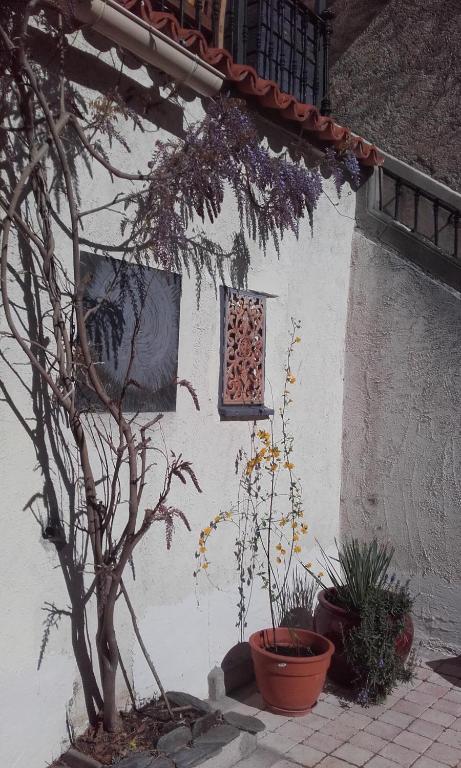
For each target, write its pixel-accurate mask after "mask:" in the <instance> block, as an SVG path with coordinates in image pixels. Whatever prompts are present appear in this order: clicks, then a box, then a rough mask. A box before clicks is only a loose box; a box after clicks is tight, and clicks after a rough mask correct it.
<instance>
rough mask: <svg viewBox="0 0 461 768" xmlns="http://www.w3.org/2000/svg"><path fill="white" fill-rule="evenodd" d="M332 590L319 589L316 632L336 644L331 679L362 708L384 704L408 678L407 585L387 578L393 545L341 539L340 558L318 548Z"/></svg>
mask: <svg viewBox="0 0 461 768" xmlns="http://www.w3.org/2000/svg"><path fill="white" fill-rule="evenodd" d="M321 551H322V556H323V560H324V568H325V571H326V573H327V575H328V577H329V579H330V581H331V584H332V586H331V587H328V588H327V587H325V585H324V584H323V582H322V581H321V580H320V579H319V577H318V576H315V574H312V575H313V576H314V578H315V579H316V580H317V582H318V583H319V584H320V586H321V587H322V591H321V592H320V593H319V595H318V604H317V607H316V610H315V628H316V630H317V631H318V632H321V633H322V634H324V635H325V636H326V637H328V638H330V640H332V642H333V643H334V645H335V653H334V655H333V659H332V663H331V667H330V670H329V676H330V677H331V678H332V679H333V680H334V681H335V682H336V683H339V684H341V685H345V686H352V687H354V688H355V690H356V692H357V699H358V701H359V702H360V703H361V704H363V705H365V706H366V705H368V704H372V703H377V702H379V701H382V700H383V699H384V698H385V697H386V696H387V695H388V694H389V693H390V692H391V690H392V689H393V688H394V686H395V685H396V684H397V683H398V682H399V681H406V680H409V679H410V678H411V675H412V667H413V658H412V659H410V661H408V657H409V654H410V650H411V647H412V643H413V634H414V631H413V621H412V618H411V609H412V605H413V599H412V597H411V595H410V592H409V589H408V583H406V584H403V585H402V584H401V583H400V582H399V581H398V580H397V579H396V578H395V576H394V575H390V574H389V568H390V564H391V561H392V558H393V555H394V549H393V547H391V546H389V545H388V544H379V543H378V541H377V540H376V539H373V540H372V541H371V542H369V543H363V542H360V541H359V540H357V539H351V540H348V541H345V542H344V543H343V544H342V545H341V546H339V548H338V557H337V558H334V557H330V556H328V555H327V554H326V553H325V551H324V550H323V549H322V548H321Z"/></svg>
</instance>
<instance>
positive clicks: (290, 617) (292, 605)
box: [275, 570, 318, 627]
mask: <svg viewBox="0 0 461 768" xmlns="http://www.w3.org/2000/svg"><path fill="white" fill-rule="evenodd" d="M317 589H318V587H317V584H316V582H315V581H314V580H313V579H311V578H310V577H309V576H308V575H307V573H306V572H305V571H303V572H302V573H300V572H299V571H298V570H295V571H294V573H293V575H292V579H291V584H289V583H288V581H286V582H285V583H284V584H283V586H282V589H281V591H280V594H279V596H278V601H277V602H276V604H275V613H276V617H277V619H276V623H277V624H278V626H283V627H288V626H290V627H295V626H297V622H298V620H299V618H300V616H301V612H303V613H304V616H305V617H306V618H307V617H312V616H313V612H314V602H315V596H316V594H317Z"/></svg>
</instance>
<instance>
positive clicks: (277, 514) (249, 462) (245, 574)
mask: <svg viewBox="0 0 461 768" xmlns="http://www.w3.org/2000/svg"><path fill="white" fill-rule="evenodd" d="M299 328H300V323H299V322H297V321H296V320H294V319H292V329H291V332H290V341H289V345H288V350H287V358H286V365H285V368H284V374H285V376H284V385H283V394H282V404H281V406H280V408H279V409H278V411H277V414H276V416H274V417H272V418H271V420H270V422H269V425H268V428H267V429H262V428H261V429H260V428H257V426H256V424H255V426H254V428H253V430H252V433H251V447H250V451H249V452H245V451H243V450H240V451H239V455H238V457H237V464H238V467H239V468H240V472H241V474H240V480H239V492H238V498H237V502H236V504H235V505H234V506H233V507H232V508H231V509H230V510H229V511H227V512H224V513H222V512H221V513H220V514H218V515H216V516H215V517H214V518H213V519H212V520H210V523H209V525H208V526H206V527H205V528H204V529H203V530H202V531H201V532H200V537H199V541H198V547H197V550H196V552H195V558H196V569H195V572H194V576H195V577H196V578H197V577H198V576H199V574H200V573H202V572H203V571H205V572H208V573H209V571H208V569H209V566H210V565H211V561H210V560H209V557H208V544H209V538H210V536H212V535H213V534H214V532H215V531H216V529H217V528H218V526H219V525H220V524H221V523H230V524H232V525H233V526H235V528H236V537H235V541H234V553H235V558H236V563H237V570H238V574H239V586H238V594H239V597H238V603H237V608H238V621H237V624H236V626H238V627H239V631H240V639H241V640H243V638H244V633H245V628H246V626H247V615H248V609H249V603H250V600H251V594H252V589H253V583H254V577H255V576H257V577H258V578H259V579H260V581H261V584H262V587H263V588H264V589H267V592H268V595H269V603H270V612H271V620H272V625H273V627H274V628H275V627H276V626H278V625H279V624H280V620H281V618H282V609H283V606H284V605H285V596H286V593H287V588H288V582H289V578H290V573H291V572H292V570H293V566H294V565H296V563H297V562H298V561H299V563H300V564H301V560H300V555H301V553H302V543H303V540H304V539H305V537H306V535H307V533H308V530H309V527H308V524H307V523H306V521H305V519H304V510H303V504H302V492H301V483H300V480H299V478H298V477H297V476H296V474H295V471H294V470H295V463H294V461H293V453H294V438H293V435H292V434H291V432H290V429H289V426H290V419H289V408H290V406H291V404H292V402H293V398H292V393H293V390H292V387H293V385H294V384H295V383H296V376H295V375H294V374H293V373H292V367H291V366H292V360H293V355H294V352H295V347H296V346H297V345H298V344H299V343H300V341H301V338H300V336H298V335H297V334H298V330H299Z"/></svg>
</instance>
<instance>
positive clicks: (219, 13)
mask: <svg viewBox="0 0 461 768" xmlns="http://www.w3.org/2000/svg"><path fill="white" fill-rule="evenodd" d="M123 1H124V2H127V0H122V2H123ZM130 5H131V3H130ZM148 5H149V7H150V8H151V9H152V10H153V11H165V12H169V13H174V14H175V16H176V18H177V19H178V21H179V22H180V24H181V26H182V27H188V28H194V29H198V30H199V31H200V32H202V34H203V35H204V36H205V38H206V39H207V41H208V43H209V44H210V45H212V46H215V47H218V48H226V49H227V50H228V51H229V52H230V53H231V54H232V57H233V59H234V61H235V62H236V63H237V64H249V65H250V66H252V67H254V68H255V70H256V71H257V73H258V75H259V76H260V77H263V78H266V79H268V80H273V81H274V82H276V83H277V85H278V86H279V88H280V90H281V91H283V92H285V93H289V94H290V95H292V96H294V97H295V98H296V99H297V100H298V101H301V102H304V103H309V104H314V105H315V106H316V107H318V108H319V109H320V110H321V111H322V113H323V114H330V112H331V106H330V100H329V96H328V68H329V67H328V63H329V62H328V59H329V45H330V38H331V34H332V24H331V20H332V18H333V14H332V13H331V11H329V10H323V11H320V12H319V13H314V11H312V10H311V9H310V8H309V7H308V5H307V0H149V2H148ZM324 5H325V3H324V2H322V0H316V3H315V7H316V8H317V9H321V8H323V7H324ZM135 8H137V4H135V6H134V7H133V10H135Z"/></svg>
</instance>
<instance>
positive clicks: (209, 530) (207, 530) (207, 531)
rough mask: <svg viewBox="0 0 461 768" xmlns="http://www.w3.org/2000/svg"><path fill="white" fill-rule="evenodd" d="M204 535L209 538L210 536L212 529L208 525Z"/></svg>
mask: <svg viewBox="0 0 461 768" xmlns="http://www.w3.org/2000/svg"><path fill="white" fill-rule="evenodd" d="M203 533H204V535H205V536H209V535H210V533H211V528H210V526H209V525H207V527H206V528H204V529H203Z"/></svg>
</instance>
